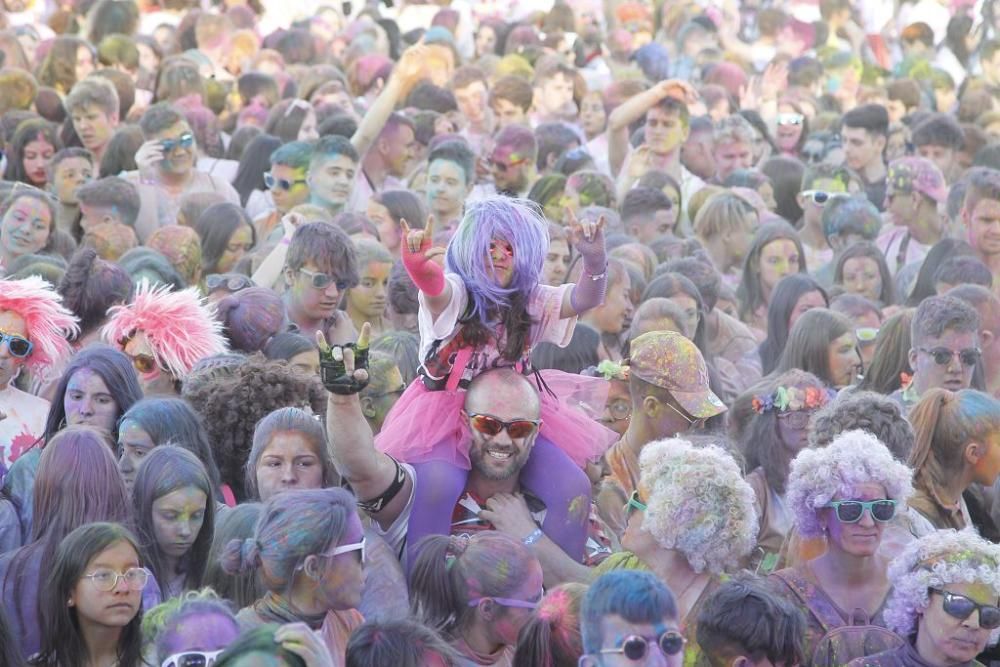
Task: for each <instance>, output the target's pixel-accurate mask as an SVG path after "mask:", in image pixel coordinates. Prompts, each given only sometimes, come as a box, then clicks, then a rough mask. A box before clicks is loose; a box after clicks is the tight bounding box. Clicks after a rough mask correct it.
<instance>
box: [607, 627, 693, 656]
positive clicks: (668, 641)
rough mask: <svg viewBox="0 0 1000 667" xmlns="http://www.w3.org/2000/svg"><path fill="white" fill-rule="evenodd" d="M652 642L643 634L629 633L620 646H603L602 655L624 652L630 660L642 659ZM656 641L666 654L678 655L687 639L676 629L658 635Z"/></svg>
mask: <svg viewBox="0 0 1000 667" xmlns="http://www.w3.org/2000/svg"><path fill="white" fill-rule="evenodd" d="M650 643H653V642H650V640H649V639H646V638H645V637H643V636H642V635H629V636H628V637H626V638H625V641H623V642H622V645H621V646H620V647H619V648H602V649H601V651H600V653H601V655H606V654H615V653H617V654H619V655H621V654H624V656H625V657H626V658H628V659H629V660H642V659H644V658H645V657H646V655H647V654H648V653H649V645H650ZM655 643H656V644H657V645H659V647H660V650H661V651H663V654H664V655H677V654H678V653H680V652H681V650H682V649H683V648H684V644H685V643H687V640H686V639H684V637H683V636H681V633H679V632H677V631H676V630H667V631H666V632H664V633H663V634H662V635H660V636H659V637H656V640H655Z"/></svg>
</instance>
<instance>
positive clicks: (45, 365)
mask: <svg viewBox="0 0 1000 667" xmlns="http://www.w3.org/2000/svg"><path fill="white" fill-rule="evenodd" d="M0 310H9V311H11V312H13V313H17V314H18V315H20V316H21V317H22V318H23V319H24V325H25V327H26V328H27V330H28V339H29V340H30V341H31V342H32V343H33V344H34V348H33V349H32V351H31V354H30V355H29V356H28V358H27V359H26V360H25V362H24V365H25V366H26V367H27V368H28V369H29V370H30V371H32V372H33V373H37V374H39V375H44V374H45V372H46V371H47V370H48V369H49V368H52V367H55V366H58V364H60V363H61V362H62V361H64V360H65V359H67V358H68V357H69V356H70V354H72V349H71V348H70V345H69V342H67V338H68V337H69V336H74V335H76V334H78V333H79V331H80V327H79V326H77V320H76V317H75V316H74V315H73V313H71V312H70V311H69V310H67V309H66V307H65V306H63V304H62V297H60V296H59V295H58V294H57V293H56V291H55V290H53V289H52V288H51V287H50V286H49V284H48V283H47V282H45V281H44V280H42V279H41V278H39V277H38V276H29V277H28V278H24V279H22V280H0Z"/></svg>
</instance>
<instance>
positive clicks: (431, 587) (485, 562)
mask: <svg viewBox="0 0 1000 667" xmlns="http://www.w3.org/2000/svg"><path fill="white" fill-rule="evenodd" d="M419 554H420V555H419V556H418V557H417V559H416V562H415V563H414V564H413V567H412V568H411V570H410V575H409V586H410V606H411V607H412V610H413V614H414V615H415V616H416V617H417V619H418V620H419V621H421V622H422V623H423V624H424V625H428V626H430V627H434V628H439V630H440V632H441V633H442V635H443V636H444V638H445V639H446V640H447V641H448V642H449V643H450V644H451V646H452V648H454V649H455V650H456V651H457V652H458V653H459V654H460V655H461V656H462V657H463V658H465V660H466V661H467V662H468V664H476V665H508V664H514V663H511V658H512V656H513V654H514V647H515V645H516V644H517V636H518V633H519V632H520V631H521V628H522V627H523V626H524V625H525V624H526V623H527V622H528V621H529V620H530V619H531V612H532V610H533V609H535V608H536V607H537V606H538V603H539V600H541V599H542V566H541V565H540V564H539V562H538V559H537V558H535V556H534V555H533V554H532V553H531V550H530V549H529V547H526V546H525V545H523V544H522V543H521V542H520V541H518V540H515V539H513V538H511V537H508V536H506V535H504V534H502V533H498V532H494V531H483V532H478V533H474V534H473V536H472V537H471V538H470V537H465V536H462V537H458V536H452V537H448V536H445V535H433V536H431V537H428V538H426V539H425V540H424V542H423V543H422V544H421V549H420V552H419Z"/></svg>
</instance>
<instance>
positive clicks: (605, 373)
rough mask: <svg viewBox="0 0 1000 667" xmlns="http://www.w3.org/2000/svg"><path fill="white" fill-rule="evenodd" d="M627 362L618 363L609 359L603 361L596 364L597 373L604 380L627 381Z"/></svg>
mask: <svg viewBox="0 0 1000 667" xmlns="http://www.w3.org/2000/svg"><path fill="white" fill-rule="evenodd" d="M628 371H629V368H628V362H627V361H626V362H622V363H618V362H615V361H611V360H610V359H605V360H604V361H602V362H601V363H599V364H597V372H598V373H600V374H601V376H602V377H603V378H604V379H605V380H623V381H627V380H628Z"/></svg>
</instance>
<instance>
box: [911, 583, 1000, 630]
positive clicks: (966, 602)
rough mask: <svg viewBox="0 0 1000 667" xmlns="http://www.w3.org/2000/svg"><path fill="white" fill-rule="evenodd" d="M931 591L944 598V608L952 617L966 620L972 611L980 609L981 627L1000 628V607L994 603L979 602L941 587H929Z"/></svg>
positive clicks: (987, 628)
mask: <svg viewBox="0 0 1000 667" xmlns="http://www.w3.org/2000/svg"><path fill="white" fill-rule="evenodd" d="M928 590H930V592H931V593H937V594H938V595H940V596H941V597H943V598H944V604H943V605H942V608H943V609H944V612H945V613H946V614H948V615H949V616H951V617H952V618H957V619H959V620H961V621H964V620H965V619H967V618H968V617H969V616H972V612H974V611H976V610H977V609H978V610H979V627H981V628H984V629H986V630H996V629H997V628H1000V607H997V606H996V605H992V604H979V603H978V602H976V601H975V600H972V599H971V598H967V597H965V596H964V595H958V594H957V593H950V592H948V591H946V590H943V589H941V588H931V589H928Z"/></svg>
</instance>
